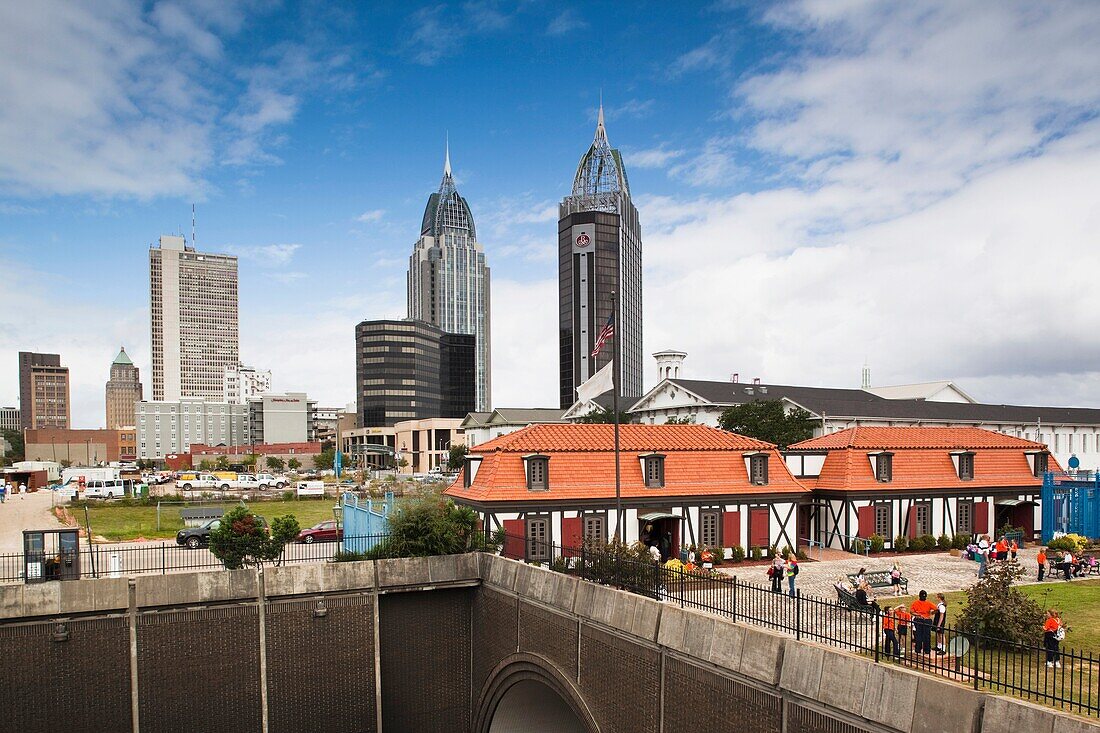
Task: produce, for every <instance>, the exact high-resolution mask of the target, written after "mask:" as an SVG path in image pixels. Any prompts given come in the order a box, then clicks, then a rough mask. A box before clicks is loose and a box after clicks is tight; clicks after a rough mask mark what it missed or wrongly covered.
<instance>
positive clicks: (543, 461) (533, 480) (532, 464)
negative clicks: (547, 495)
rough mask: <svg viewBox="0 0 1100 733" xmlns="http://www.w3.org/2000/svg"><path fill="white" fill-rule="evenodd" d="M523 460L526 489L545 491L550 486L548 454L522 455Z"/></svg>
mask: <svg viewBox="0 0 1100 733" xmlns="http://www.w3.org/2000/svg"><path fill="white" fill-rule="evenodd" d="M523 462H524V464H525V466H526V472H527V490H528V491H547V490H548V489H549V488H550V456H543V455H538V454H534V455H529V456H524V457H523Z"/></svg>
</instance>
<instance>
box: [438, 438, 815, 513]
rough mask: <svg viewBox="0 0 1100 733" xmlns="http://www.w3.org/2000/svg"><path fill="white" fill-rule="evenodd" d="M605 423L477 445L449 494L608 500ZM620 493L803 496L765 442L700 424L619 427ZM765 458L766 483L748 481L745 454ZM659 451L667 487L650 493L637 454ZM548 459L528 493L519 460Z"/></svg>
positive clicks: (611, 490)
mask: <svg viewBox="0 0 1100 733" xmlns="http://www.w3.org/2000/svg"><path fill="white" fill-rule="evenodd" d="M613 429H614V428H613V426H611V425H571V424H562V425H553V424H548V425H532V426H530V427H527V428H524V429H523V430H519V431H517V432H515V433H511V434H509V435H504V436H501V437H500V438H496V439H494V440H491V441H489V442H488V443H483V444H482V445H479V446H477V448H476V449H474V451H473V452H472V455H476V456H481V457H482V461H481V465H480V467H479V468H478V471H477V474H476V475H475V477H474V482H473V485H472V486H470V487H469V488H464V487H463V483H464V477H463V475H462V474H460V475H459V477H458V479H457V480H456V481H455V482H454V483H453V484H452V485H451V486H450V487H449V488H448V489H447V491H446V494H447V495H448V496H452V497H454V498H456V499H466V500H469V501H477V502H490V503H492V502H502V503H516V502H538V503H542V504H568V503H569V502H576V501H590V500H599V499H613V498H614V496H615V454H614V451H613ZM620 433H621V434H620V446H621V448H620V466H621V477H622V480H621V485H622V496H623V498H625V499H638V498H645V499H647V500H652V501H653V502H656V503H658V504H659V503H662V502H664V501H665V500H666V499H668V498H670V497H677V498H681V497H692V496H725V495H735V494H752V495H765V494H769V495H770V494H778V493H798V494H804V493H806V491H807V490H806V488H805V487H804V486H802V485H801V484H800V483H799V482H798V481H797V480H795V479H794V477H792V476H791V474H790V472H789V471H788V470H787V467H786V463H785V462H784V460H783V457H782V456H781V455H780V454H779V452H778V451H777V450H776V449H775V447H774V446H773V445H772V444H771V443H765V442H763V441H760V440H755V439H753V438H748V437H745V436H743V435H737V434H734V433H727V432H725V431H722V430H718V429H716V428H711V427H707V426H703V425H623V426H621V431H620ZM755 451H765V452H767V453H768V455H769V461H768V484H767V485H765V486H757V485H754V484H752V483H751V482H750V481H749V477H748V470H747V467H746V465H745V453H746V452H755ZM649 452H659V453H662V454H663V455H664V456H665V486H664V487H663V488H648V487H647V486H646V485H645V481H644V479H643V476H642V467H641V461H640V460H639V456H640V455H641V454H644V453H649ZM530 453H541V454H545V455H547V456H549V457H550V458H549V463H548V468H549V486H550V488H549V489H548V490H547V491H529V490H528V489H527V479H526V474H525V472H524V461H523V456H524V455H527V454H530Z"/></svg>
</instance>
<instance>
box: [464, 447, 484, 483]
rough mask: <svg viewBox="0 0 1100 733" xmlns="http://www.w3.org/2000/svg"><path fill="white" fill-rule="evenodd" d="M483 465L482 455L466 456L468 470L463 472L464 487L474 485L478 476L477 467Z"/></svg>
mask: <svg viewBox="0 0 1100 733" xmlns="http://www.w3.org/2000/svg"><path fill="white" fill-rule="evenodd" d="M480 467H481V456H471V455H467V456H466V466H465V468H466V470H465V471H463V472H462V486H463V488H466V489H468V488H470V487H471V486H473V485H474V478H475V477H476V476H477V469H478V468H480Z"/></svg>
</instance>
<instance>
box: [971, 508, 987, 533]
mask: <svg viewBox="0 0 1100 733" xmlns="http://www.w3.org/2000/svg"><path fill="white" fill-rule="evenodd" d="M988 531H989V502H988V501H976V502H974V534H985V533H986V532H988Z"/></svg>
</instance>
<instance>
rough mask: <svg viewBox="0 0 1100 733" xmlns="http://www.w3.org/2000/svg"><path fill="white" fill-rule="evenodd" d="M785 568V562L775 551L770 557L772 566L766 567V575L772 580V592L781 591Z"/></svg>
mask: <svg viewBox="0 0 1100 733" xmlns="http://www.w3.org/2000/svg"><path fill="white" fill-rule="evenodd" d="M785 568H786V564H785V563H784V562H783V558H782V557H780V556H779V553H776V555H775V557H774V558H773V559H772V566H771V567H770V568H768V577H769V578H771V581H772V592H773V593H782V592H783V572H784V569H785Z"/></svg>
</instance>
